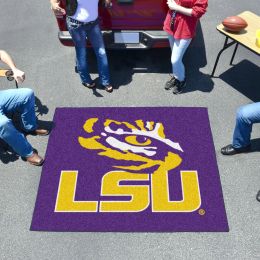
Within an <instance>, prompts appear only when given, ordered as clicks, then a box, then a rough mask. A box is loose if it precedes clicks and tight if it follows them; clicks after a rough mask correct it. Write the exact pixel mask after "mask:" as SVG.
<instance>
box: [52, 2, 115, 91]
mask: <svg viewBox="0 0 260 260" xmlns="http://www.w3.org/2000/svg"><path fill="white" fill-rule="evenodd" d="M104 1H105V4H106V5H109V4H110V3H111V0H104ZM98 2H99V0H66V10H65V9H63V8H61V7H60V1H59V0H50V3H51V8H52V10H53V11H54V13H55V15H66V22H67V27H68V30H69V33H70V35H71V37H72V40H73V42H74V45H75V50H76V67H77V71H78V73H79V75H80V78H81V82H82V84H83V85H84V86H85V87H87V88H90V89H93V88H95V82H94V81H93V80H92V79H91V76H90V74H89V69H88V62H87V48H86V41H87V39H88V40H89V41H90V43H91V45H92V47H93V49H94V52H95V55H96V57H97V64H98V72H99V79H100V83H101V85H102V86H103V87H104V89H105V90H106V91H107V92H110V93H111V92H112V91H113V87H112V85H111V84H110V74H109V66H108V60H107V54H106V50H105V45H104V41H103V36H102V33H101V30H100V27H99V19H98Z"/></svg>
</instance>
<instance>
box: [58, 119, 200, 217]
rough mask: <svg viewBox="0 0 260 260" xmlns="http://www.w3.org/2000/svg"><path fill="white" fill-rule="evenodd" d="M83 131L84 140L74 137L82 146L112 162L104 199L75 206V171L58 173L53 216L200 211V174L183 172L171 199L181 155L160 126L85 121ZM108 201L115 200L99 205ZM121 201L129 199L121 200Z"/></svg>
mask: <svg viewBox="0 0 260 260" xmlns="http://www.w3.org/2000/svg"><path fill="white" fill-rule="evenodd" d="M100 124H101V125H100ZM83 128H84V130H85V132H86V136H84V137H83V136H79V137H78V142H79V144H80V146H81V147H83V148H84V149H86V150H88V151H93V152H95V153H97V154H98V155H99V156H100V159H102V157H106V158H109V159H111V169H110V171H109V172H104V173H102V174H103V177H102V180H101V184H100V187H101V188H100V196H101V197H100V198H102V199H101V200H95V201H76V200H75V194H76V186H77V176H78V172H77V171H62V172H61V177H60V184H59V190H58V194H57V200H56V206H55V211H56V212H96V213H97V212H124V213H126V212H141V211H144V210H146V209H147V208H148V207H149V206H150V207H151V211H152V212H193V211H195V210H196V209H198V208H199V207H200V204H201V198H200V190H199V183H198V174H197V171H194V170H188V171H187V170H186V171H181V173H180V175H181V187H182V188H181V189H182V199H181V200H179V201H173V200H170V195H169V194H170V192H169V190H170V186H171V185H169V180H168V175H169V174H170V173H171V174H172V173H174V171H175V172H176V168H177V167H178V166H180V165H181V162H182V158H181V155H183V153H184V151H183V149H182V148H181V146H180V144H179V143H177V142H174V141H173V140H171V139H169V138H167V137H166V136H165V130H164V126H163V124H162V123H160V122H156V123H155V122H152V121H144V120H136V121H134V122H119V121H116V120H113V119H106V120H105V121H101V120H99V119H98V118H89V119H87V120H86V122H85V124H84V125H83ZM100 129H101V130H100ZM86 156H87V155H86ZM108 166H109V165H108ZM124 181H127V182H130V183H131V182H132V181H134V182H138V183H139V184H133V183H132V184H126V183H124ZM143 182H145V183H146V184H143ZM106 196H107V197H110V198H111V197H112V198H114V200H113V199H112V200H103V198H104V197H106ZM123 197H128V198H129V197H130V199H129V200H126V199H124V200H122V199H121V200H120V199H119V198H123Z"/></svg>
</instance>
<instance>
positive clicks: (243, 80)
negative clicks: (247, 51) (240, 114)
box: [219, 60, 260, 102]
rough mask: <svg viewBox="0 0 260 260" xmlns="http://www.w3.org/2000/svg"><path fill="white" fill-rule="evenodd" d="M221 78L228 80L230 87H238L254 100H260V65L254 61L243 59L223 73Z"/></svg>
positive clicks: (238, 89) (237, 88)
mask: <svg viewBox="0 0 260 260" xmlns="http://www.w3.org/2000/svg"><path fill="white" fill-rule="evenodd" d="M219 78H221V79H222V80H223V81H225V82H227V83H228V85H229V86H228V87H232V88H234V89H236V90H237V91H239V92H240V93H242V94H243V95H245V96H246V97H248V98H249V99H251V100H252V101H254V102H258V101H259V100H260V90H259V82H260V73H259V67H258V66H256V65H255V64H254V63H252V62H250V61H248V60H242V61H241V62H239V63H237V64H235V65H233V66H232V67H231V68H230V69H228V70H226V71H225V72H224V73H222V74H221V75H220V76H219Z"/></svg>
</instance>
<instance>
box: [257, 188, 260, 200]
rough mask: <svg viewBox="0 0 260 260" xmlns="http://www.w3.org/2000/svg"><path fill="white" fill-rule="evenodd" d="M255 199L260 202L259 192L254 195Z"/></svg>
mask: <svg viewBox="0 0 260 260" xmlns="http://www.w3.org/2000/svg"><path fill="white" fill-rule="evenodd" d="M256 199H257V200H258V201H259V202H260V190H259V191H258V192H257V194H256Z"/></svg>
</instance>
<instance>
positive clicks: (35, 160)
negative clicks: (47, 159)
mask: <svg viewBox="0 0 260 260" xmlns="http://www.w3.org/2000/svg"><path fill="white" fill-rule="evenodd" d="M25 160H26V161H27V162H28V163H30V164H32V165H34V166H41V165H43V162H44V159H43V158H42V157H41V156H39V155H38V154H37V153H35V152H33V154H32V155H31V156H29V157H26V158H25Z"/></svg>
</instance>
